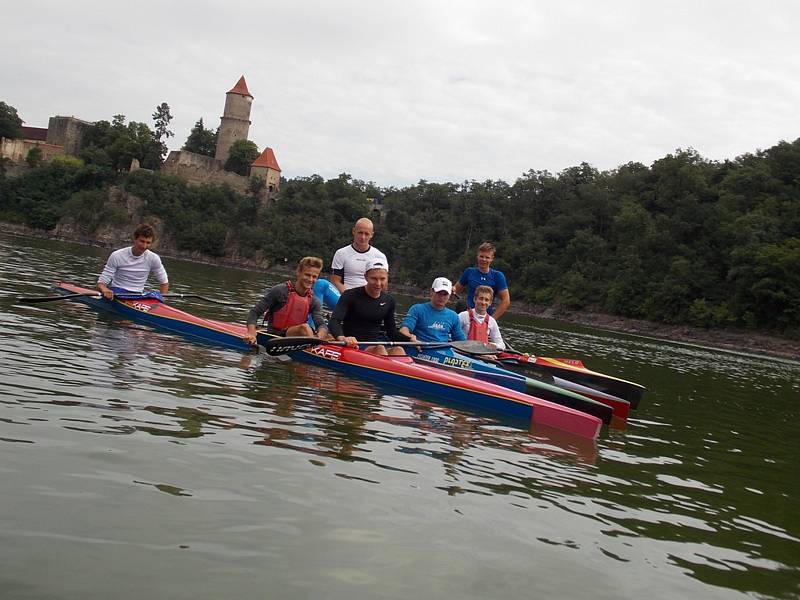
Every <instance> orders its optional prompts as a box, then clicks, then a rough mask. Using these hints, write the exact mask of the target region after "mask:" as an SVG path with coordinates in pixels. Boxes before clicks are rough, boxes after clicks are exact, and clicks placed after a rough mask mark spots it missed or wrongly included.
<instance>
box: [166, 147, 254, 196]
mask: <svg viewBox="0 0 800 600" xmlns="http://www.w3.org/2000/svg"><path fill="white" fill-rule="evenodd" d="M222 166H223V165H222V162H221V161H219V160H217V159H216V158H212V157H210V156H203V155H202V154H195V153H193V152H187V151H186V150H181V151H176V150H173V151H172V152H170V153H169V156H167V160H165V161H164V164H163V166H162V167H161V172H162V173H169V174H170V175H175V176H177V177H180V178H182V179H186V180H187V181H188V182H190V183H194V184H212V185H221V184H223V183H227V184H228V185H229V186H230V187H231V188H233V189H234V190H236V191H237V192H239V193H240V194H244V193H246V192H247V185H248V182H249V180H248V178H247V177H242V176H241V175H237V174H236V173H231V172H230V171H225V170H223V168H222Z"/></svg>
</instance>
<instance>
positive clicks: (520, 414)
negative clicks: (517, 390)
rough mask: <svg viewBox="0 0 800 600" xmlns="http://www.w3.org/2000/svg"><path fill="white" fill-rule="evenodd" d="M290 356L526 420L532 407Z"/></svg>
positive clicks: (381, 372)
mask: <svg viewBox="0 0 800 600" xmlns="http://www.w3.org/2000/svg"><path fill="white" fill-rule="evenodd" d="M292 358H294V359H296V360H302V361H303V362H307V363H311V364H315V365H320V366H323V367H327V368H332V369H337V370H339V371H341V372H342V373H346V374H348V375H355V376H356V377H360V378H362V379H370V380H372V381H378V382H380V383H385V384H389V385H394V386H396V387H399V388H403V389H406V390H410V391H412V392H417V393H420V394H425V395H426V396H431V397H434V398H438V399H443V400H447V401H452V402H456V403H458V404H463V405H467V406H473V407H476V408H479V409H480V410H482V411H491V412H494V413H497V414H501V415H505V416H508V417H512V418H516V419H521V420H524V421H527V422H530V420H531V417H532V415H533V407H532V406H530V405H527V404H522V403H519V402H512V401H511V400H506V399H504V398H498V397H497V396H491V395H489V394H483V393H480V392H478V391H475V390H466V389H463V388H458V387H454V386H448V385H446V384H442V383H438V382H435V381H426V380H424V379H416V378H413V377H409V376H407V375H401V374H397V373H393V372H391V371H384V370H380V369H373V368H370V367H365V366H362V365H355V364H352V363H348V362H341V361H338V360H334V359H329V358H324V357H322V356H319V355H315V354H311V353H310V352H294V353H292Z"/></svg>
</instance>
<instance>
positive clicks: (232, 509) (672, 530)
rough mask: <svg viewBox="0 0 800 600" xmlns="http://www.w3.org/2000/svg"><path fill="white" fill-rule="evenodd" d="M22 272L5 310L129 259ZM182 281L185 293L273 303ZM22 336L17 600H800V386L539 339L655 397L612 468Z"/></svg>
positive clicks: (45, 248)
mask: <svg viewBox="0 0 800 600" xmlns="http://www.w3.org/2000/svg"><path fill="white" fill-rule="evenodd" d="M0 251H2V253H3V257H4V258H3V259H2V262H1V263H0V293H2V296H3V297H4V298H9V297H15V296H20V295H39V294H41V295H49V293H50V292H49V290H48V287H49V285H50V284H51V283H52V282H54V281H56V280H58V279H61V278H64V279H71V280H74V281H76V282H80V283H88V282H91V281H92V280H94V278H95V277H96V275H97V272H98V271H99V269H100V267H101V266H102V262H103V258H104V255H105V253H104V252H101V251H98V250H94V249H88V248H81V247H77V246H72V245H65V244H53V243H50V242H37V241H31V240H24V239H19V238H10V237H0ZM168 266H169V270H170V275H171V276H172V279H173V280H174V281H175V282H176V285H175V286H174V289H175V291H178V292H181V291H193V292H196V293H201V294H203V295H207V296H217V297H224V296H225V292H226V290H232V293H233V295H234V296H235V297H237V298H239V299H241V300H245V301H247V302H250V301H252V300H254V299H255V297H256V296H257V295H258V294H259V292H260V291H261V290H262V289H263V286H264V282H263V280H262V276H259V275H257V274H252V273H246V272H240V271H231V270H222V269H215V268H210V267H202V266H197V265H189V264H185V263H178V262H177V261H169V262H168ZM181 306H182V307H183V304H182V305H181ZM185 307H186V309H187V310H190V311H191V312H196V313H199V314H204V315H206V316H214V317H218V318H223V319H231V320H234V319H236V320H241V319H242V318H243V311H242V310H237V309H231V308H225V309H216V308H212V307H209V306H208V305H202V304H199V303H185ZM0 336H1V337H0V353H1V354H0V449H2V450H3V457H4V459H3V461H2V464H0V476H2V478H3V481H4V482H5V483H4V485H3V493H2V495H0V539H2V544H0V590H7V591H9V593H10V594H11V595H10V596H9V597H22V598H27V597H48V596H57V597H63V598H68V597H81V598H87V597H98V598H99V597H110V596H113V597H131V598H133V597H137V596H141V594H144V593H147V594H148V595H150V596H152V595H153V593H152V591H153V589H159V590H161V592H162V593H158V594H156V596H164V597H187V598H188V597H197V596H198V595H199V596H200V597H204V596H207V595H211V594H214V595H225V596H227V597H240V596H242V595H244V594H246V593H259V592H260V593H261V595H263V592H264V590H265V589H270V590H272V591H273V592H275V593H274V594H273V595H275V596H278V597H298V596H301V597H302V596H307V597H353V596H355V597H373V596H384V597H400V596H408V595H409V594H412V595H414V596H417V597H431V598H433V597H441V596H443V595H444V594H448V595H452V596H455V597H475V598H478V597H480V598H486V597H497V598H500V597H515V598H516V597H520V596H530V595H542V594H545V593H548V592H549V593H551V594H557V595H558V597H590V596H591V597H592V598H612V597H613V598H619V597H639V596H641V595H643V594H648V595H649V596H651V597H657V598H669V597H685V596H688V595H689V594H693V595H697V596H699V597H704V598H706V597H732V596H735V595H738V594H739V593H740V592H751V593H753V594H757V595H761V596H774V597H796V596H798V595H799V594H800V588H799V587H798V580H800V577H798V575H799V573H798V571H799V570H800V569H799V568H800V559H799V558H798V556H800V540H798V535H800V527H798V522H800V521H799V520H798V517H797V511H796V507H797V500H798V498H797V490H798V484H800V481H798V469H797V466H796V462H795V461H796V454H797V427H796V424H795V423H796V419H797V417H798V414H797V410H798V409H797V406H798V404H797V400H798V383H797V382H798V373H800V369H799V368H798V365H797V364H796V363H791V362H786V361H774V360H770V359H765V358H758V357H745V356H741V355H736V354H730V353H720V352H714V351H712V350H708V349H702V348H695V347H687V346H681V345H674V344H663V343H660V342H657V341H654V340H648V339H644V338H634V337H631V336H614V335H610V334H606V333H601V332H592V331H590V330H586V329H574V330H573V329H570V330H566V329H564V330H559V329H557V328H555V327H554V326H553V325H552V324H547V323H544V322H532V321H529V320H524V319H515V320H513V327H511V328H509V329H508V330H507V336H508V338H509V339H510V340H511V342H512V343H513V344H514V345H515V346H516V347H518V348H519V349H521V350H526V351H531V352H535V353H537V354H541V355H550V356H558V355H562V356H574V357H581V358H584V359H586V361H587V363H588V364H589V366H591V367H593V368H597V369H598V370H603V371H607V372H611V373H616V374H619V375H620V376H622V377H625V378H628V379H632V380H635V381H640V382H642V383H644V384H645V385H646V386H647V387H648V392H647V394H646V395H645V398H644V401H643V402H642V405H641V408H640V410H639V411H638V413H635V415H634V416H635V418H633V419H631V421H630V423H629V424H628V427H627V429H626V430H624V431H614V430H611V431H607V432H604V433H603V436H602V438H601V439H600V441H599V442H598V444H597V445H596V446H595V445H592V444H586V443H582V442H580V441H578V440H574V439H565V438H564V437H563V436H560V435H559V434H558V433H556V432H541V431H534V432H532V433H531V432H525V431H521V430H520V429H518V428H517V427H516V426H514V425H512V424H508V423H504V422H498V421H496V420H494V419H492V418H489V417H487V416H485V415H481V414H479V413H477V412H470V411H466V410H462V409H460V408H459V407H457V406H442V405H441V404H439V403H433V402H429V401H427V400H426V399H425V398H415V397H410V396H408V395H406V394H404V393H403V392H402V391H399V390H394V389H391V388H386V387H383V386H373V385H371V384H369V383H365V382H363V381H358V380H355V379H352V378H349V377H345V376H342V375H339V374H337V373H334V372H331V371H327V370H323V369H320V368H318V367H313V366H308V365H303V364H299V363H293V362H287V361H275V360H273V359H267V358H266V357H263V356H259V355H245V354H243V353H239V352H234V351H227V350H220V349H215V348H211V347H206V346H203V345H200V344H196V343H191V342H188V341H186V340H183V339H181V338H178V337H175V336H171V335H166V334H162V333H158V332H153V331H152V330H150V329H148V328H146V327H144V326H141V325H136V324H133V323H130V322H127V321H124V320H121V319H118V318H115V317H110V316H106V315H98V314H96V313H94V312H92V311H91V310H89V309H87V308H86V307H83V306H80V305H76V304H72V303H66V302H65V303H57V304H56V303H52V304H41V305H29V306H18V305H11V303H10V302H8V301H7V300H5V301H4V303H3V310H2V312H0ZM41 565H46V566H45V567H44V568H42V566H41ZM166 565H169V568H167V567H166ZM86 572H90V573H92V576H91V577H89V578H82V577H79V576H77V575H76V573H86ZM142 573H147V574H150V575H149V576H148V577H145V578H142V577H140V575H141V574H142ZM121 590H122V591H121ZM167 591H168V593H166V592H167Z"/></svg>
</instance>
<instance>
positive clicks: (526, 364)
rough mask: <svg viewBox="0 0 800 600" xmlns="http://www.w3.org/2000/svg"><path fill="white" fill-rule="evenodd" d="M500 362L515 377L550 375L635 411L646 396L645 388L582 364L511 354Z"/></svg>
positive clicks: (501, 356) (502, 354) (575, 361)
mask: <svg viewBox="0 0 800 600" xmlns="http://www.w3.org/2000/svg"><path fill="white" fill-rule="evenodd" d="M498 361H499V362H500V364H501V365H502V366H503V368H504V369H508V370H509V371H514V372H515V373H521V374H531V373H549V374H550V375H553V376H554V377H558V378H560V379H565V380H567V381H572V382H574V383H577V384H580V385H583V386H586V387H589V388H593V389H595V390H598V391H600V392H603V393H604V394H607V395H610V396H614V397H616V398H622V399H623V400H627V401H628V402H629V403H630V407H631V408H633V409H635V408H637V407H638V406H639V402H640V401H641V399H642V396H643V395H644V391H645V388H644V386H643V385H639V384H638V383H634V382H633V381H626V380H625V379H619V378H618V377H613V376H611V375H606V374H605V373H600V372H598V371H592V370H591V369H589V368H587V367H586V366H585V365H584V364H583V362H582V361H580V360H576V359H571V358H545V357H542V356H530V355H528V354H517V353H511V352H501V353H498Z"/></svg>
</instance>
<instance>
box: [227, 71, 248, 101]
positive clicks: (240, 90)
mask: <svg viewBox="0 0 800 600" xmlns="http://www.w3.org/2000/svg"><path fill="white" fill-rule="evenodd" d="M228 93H229V94H240V95H242V96H250V97H251V98H252V97H253V94H251V93H250V90H248V89H247V82H246V81H245V80H244V75H242V76H241V77H239V81H237V82H236V85H235V86H233V88H231V90H230V91H229V92H228Z"/></svg>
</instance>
